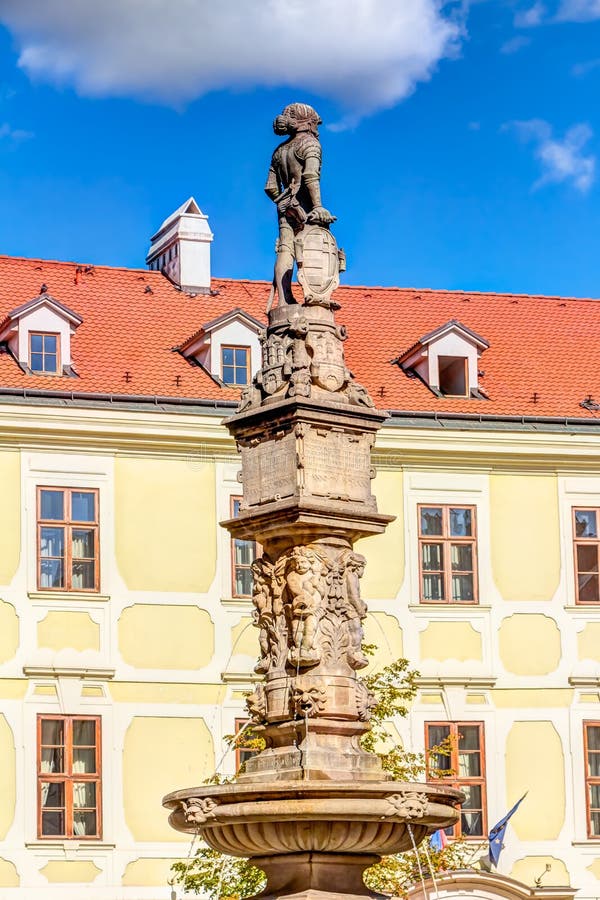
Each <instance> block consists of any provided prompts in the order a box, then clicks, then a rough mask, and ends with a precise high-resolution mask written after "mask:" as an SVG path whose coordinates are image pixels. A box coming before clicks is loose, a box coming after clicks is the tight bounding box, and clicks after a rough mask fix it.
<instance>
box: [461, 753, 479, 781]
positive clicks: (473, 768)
mask: <svg viewBox="0 0 600 900" xmlns="http://www.w3.org/2000/svg"><path fill="white" fill-rule="evenodd" d="M458 774H459V777H460V778H479V776H480V775H481V763H480V758H479V753H460V752H459V754H458Z"/></svg>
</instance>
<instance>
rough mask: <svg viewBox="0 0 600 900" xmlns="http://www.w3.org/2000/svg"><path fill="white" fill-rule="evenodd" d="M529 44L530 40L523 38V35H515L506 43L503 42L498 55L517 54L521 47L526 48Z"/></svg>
mask: <svg viewBox="0 0 600 900" xmlns="http://www.w3.org/2000/svg"><path fill="white" fill-rule="evenodd" d="M530 43H531V38H528V37H525V35H524V34H516V35H515V36H514V37H512V38H509V40H508V41H505V42H504V43H503V44H502V45H501V47H500V53H504V54H505V55H507V56H510V55H512V54H513V53H518V52H519V50H522V49H523V47H527V45H528V44H530Z"/></svg>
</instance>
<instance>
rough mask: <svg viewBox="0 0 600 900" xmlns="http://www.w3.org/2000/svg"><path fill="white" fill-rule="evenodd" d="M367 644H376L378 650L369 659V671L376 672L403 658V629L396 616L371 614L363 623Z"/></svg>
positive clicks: (379, 613) (378, 613)
mask: <svg viewBox="0 0 600 900" xmlns="http://www.w3.org/2000/svg"><path fill="white" fill-rule="evenodd" d="M363 628H364V633H365V643H367V644H375V646H376V648H377V649H376V650H375V653H374V654H373V656H371V657H370V658H369V670H368V671H376V670H378V669H381V668H383V666H388V665H389V664H390V663H392V662H395V661H396V660H397V659H399V658H400V657H401V656H403V641H402V629H401V627H400V624H399V622H398V619H397V618H396V616H392V615H389V614H388V613H381V612H370V613H369V614H368V615H367V618H366V619H365V620H364V622H363Z"/></svg>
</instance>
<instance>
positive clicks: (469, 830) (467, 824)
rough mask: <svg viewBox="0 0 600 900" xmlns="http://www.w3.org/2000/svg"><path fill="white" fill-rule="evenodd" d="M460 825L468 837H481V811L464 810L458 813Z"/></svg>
mask: <svg viewBox="0 0 600 900" xmlns="http://www.w3.org/2000/svg"><path fill="white" fill-rule="evenodd" d="M460 825H461V829H462V833H463V834H464V835H469V836H470V837H481V836H482V835H483V818H482V815H481V812H466V811H465V808H464V806H463V811H462V812H461V814H460Z"/></svg>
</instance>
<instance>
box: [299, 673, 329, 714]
mask: <svg viewBox="0 0 600 900" xmlns="http://www.w3.org/2000/svg"><path fill="white" fill-rule="evenodd" d="M292 703H293V705H294V712H295V713H296V715H298V716H303V717H304V716H308V717H311V716H316V715H317V714H318V713H320V712H322V711H323V709H324V708H325V704H326V703H327V688H326V687H325V685H324V684H319V683H317V682H316V681H315V680H314V679H311V678H307V677H306V676H300V678H296V679H295V681H294V690H293V693H292Z"/></svg>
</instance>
